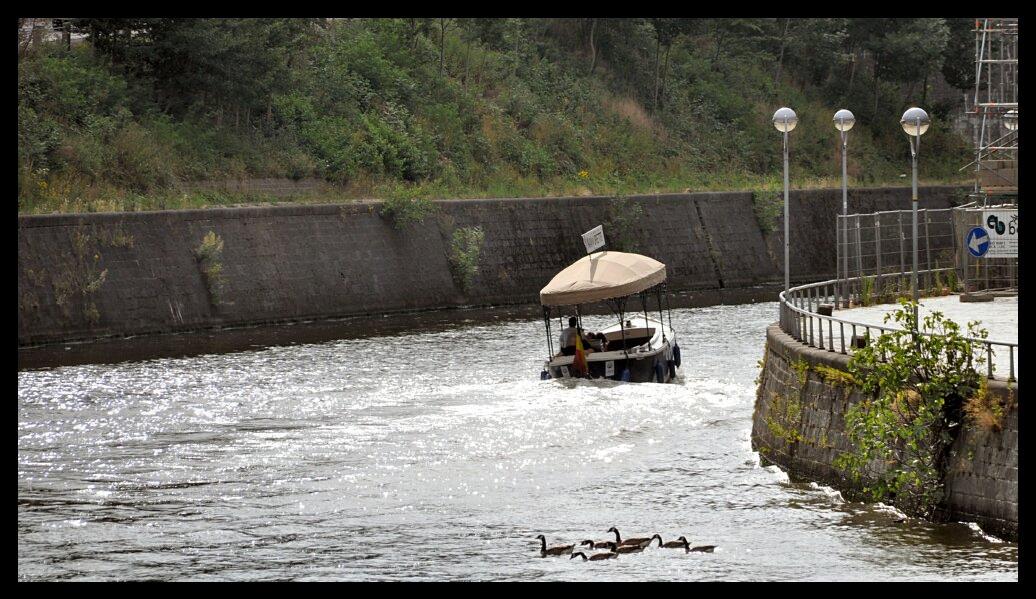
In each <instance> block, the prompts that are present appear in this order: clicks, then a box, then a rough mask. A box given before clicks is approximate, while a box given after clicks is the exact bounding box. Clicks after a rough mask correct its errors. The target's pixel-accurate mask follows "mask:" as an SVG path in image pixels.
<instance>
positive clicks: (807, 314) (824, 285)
mask: <svg viewBox="0 0 1036 599" xmlns="http://www.w3.org/2000/svg"><path fill="white" fill-rule="evenodd" d="M949 270H953V269H952V267H950V268H937V269H930V270H925V271H918V274H919V275H921V274H929V273H935V272H941V271H949ZM910 274H911V273H895V274H886V275H883V276H886V277H903V278H908V277H910ZM862 279H863V277H851V278H849V279H841V280H838V279H830V280H827V281H820V282H819V283H809V284H806V285H799V286H798V287H792V288H791V289H788V291H787V292H784V291H782V292H781V293H780V294H779V295H778V297H779V300H780V323H779V324H780V327H781V330H782V331H784V332H785V333H787V334H789V335H791V336H792V337H793V338H795V339H796V340H797V341H800V342H802V343H805V344H806V345H808V346H810V347H816V348H818V349H826V350H827V351H830V352H834V351H835V348H834V345H835V343H834V342H835V334H834V325H835V324H838V332H839V335H838V338H839V340H840V352H841V353H842V354H849V353H850V352H848V351H846V343H845V337H846V335H845V333H846V330H845V329H846V326H847V325H848V326H850V327H852V328H851V331H852V336H851V337H850V343H849V347H850V349H851V348H852V345H853V343H854V342H855V341H856V340H857V339H860V337H859V336H858V335H857V329H864V331H865V337H864V339H866V338H869V337H870V331H871V329H875V330H878V331H881V332H883V333H885V332H892V331H902V330H903V329H900V328H896V327H884V326H880V325H875V324H868V323H863V322H858V321H854V320H849V319H846V318H838V317H835V316H828V315H826V314H819V313H817V312H816V311H815V308H814V307H815V306H816V307H819V306H820V305H821V304H822V303H829V302H830V303H832V304H833V303H834V301H835V298H836V297H837V295H836V294H837V292H836V288H837V287H838V286H840V285H844V284H845V283H847V282H849V281H856V280H862ZM814 291H815V293H814ZM785 293H787V294H788V297H785ZM814 320H816V326H814ZM825 321H826V322H827V335H826V345H825V335H824V322H825ZM814 329H816V332H814ZM921 334H922V335H934V334H935V333H924V332H922V333H921ZM965 339H966V340H967V341H970V342H972V343H976V344H980V345H983V346H985V348H986V365H987V366H986V367H987V373H986V376H987V378H990V379H993V378H996V377H994V376H993V346H1003V347H1006V348H1007V350H1008V352H1009V363H1010V373H1009V375H1008V378H1007V380H1008V381H1009V382H1015V381H1017V380H1018V379H1017V378H1016V377H1015V371H1016V370H1017V369H1016V367H1015V359H1016V353H1017V348H1018V344H1017V343H1007V342H1004V341H992V340H989V339H977V338H973V337H965Z"/></svg>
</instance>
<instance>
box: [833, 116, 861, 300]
mask: <svg viewBox="0 0 1036 599" xmlns="http://www.w3.org/2000/svg"><path fill="white" fill-rule="evenodd" d="M834 121H835V129H838V131H839V132H841V134H842V243H843V244H845V249H843V250H842V251H841V252H840V253H841V254H842V276H843V277H845V278H844V282H843V283H842V285H841V287H842V298H843V299H844V300H845V303H846V307H847V308H848V307H849V306H848V303H849V300H848V297H847V296H846V283H847V282H848V281H849V252H848V249H849V243H848V239H849V228H848V227H849V219H847V218H845V216H846V215H847V214H848V210H849V182H848V175H847V174H846V146H847V142H848V139H849V130H850V129H852V128H853V125H855V124H856V117H854V116H853V113H851V112H849V111H848V110H846V109H844V108H843V109H842V110H839V111H838V112H836V113H835V118H834ZM836 269H837V265H836Z"/></svg>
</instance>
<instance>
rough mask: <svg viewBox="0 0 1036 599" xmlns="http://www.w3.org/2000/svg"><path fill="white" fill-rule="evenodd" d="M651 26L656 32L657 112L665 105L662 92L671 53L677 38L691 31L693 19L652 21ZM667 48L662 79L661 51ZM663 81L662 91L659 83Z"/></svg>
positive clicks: (654, 101)
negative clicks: (660, 68) (660, 66)
mask: <svg viewBox="0 0 1036 599" xmlns="http://www.w3.org/2000/svg"><path fill="white" fill-rule="evenodd" d="M651 26H652V27H653V28H654V30H655V85H654V89H655V93H654V96H653V104H652V105H653V107H654V109H655V110H657V109H658V108H659V106H660V105H661V104H663V100H662V96H661V95H660V94H661V93H662V91H664V90H665V81H666V76H667V75H668V72H669V51H670V50H671V49H672V46H673V42H674V41H676V38H677V37H678V36H679V35H680V34H682V33H684V32H688V31H690V30H691V27H692V26H693V25H692V21H691V19H651ZM661 48H665V64H664V65H663V66H662V70H661V77H660V76H659V75H660V74H659V50H660V49H661ZM660 80H661V90H660V89H659V81H660Z"/></svg>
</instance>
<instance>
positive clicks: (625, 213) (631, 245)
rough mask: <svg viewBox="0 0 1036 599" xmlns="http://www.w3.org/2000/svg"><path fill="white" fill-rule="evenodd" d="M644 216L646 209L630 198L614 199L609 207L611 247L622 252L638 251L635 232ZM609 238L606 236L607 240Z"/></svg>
mask: <svg viewBox="0 0 1036 599" xmlns="http://www.w3.org/2000/svg"><path fill="white" fill-rule="evenodd" d="M643 216H644V207H643V206H641V205H640V204H638V203H635V202H631V201H630V199H629V198H625V197H617V198H614V199H613V200H612V201H611V202H610V203H609V205H608V228H609V229H610V232H609V233H610V237H611V239H612V242H611V246H612V247H614V248H615V249H616V250H617V251H620V252H635V251H637V245H638V244H637V235H636V231H635V230H634V229H635V227H636V226H637V223H639V222H640V219H641V218H642V217H643ZM607 238H608V237H607V236H606V237H605V239H607Z"/></svg>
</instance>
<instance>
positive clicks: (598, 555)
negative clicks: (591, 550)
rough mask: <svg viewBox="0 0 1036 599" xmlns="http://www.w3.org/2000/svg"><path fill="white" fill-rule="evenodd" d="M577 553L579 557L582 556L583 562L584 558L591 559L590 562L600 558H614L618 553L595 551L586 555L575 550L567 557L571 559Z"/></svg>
mask: <svg viewBox="0 0 1036 599" xmlns="http://www.w3.org/2000/svg"><path fill="white" fill-rule="evenodd" d="M577 555H578V556H580V557H582V558H583V561H584V562H585V561H586V560H590V561H592V562H595V561H597V560H602V559H615V558H617V557H619V554H618V553H611V552H608V553H595V554H593V555H591V556H590V557H586V554H585V553H583V552H582V551H576V552H575V553H573V554H572V556H571V557H569V558H568V559H572V558H573V557H575V556H577Z"/></svg>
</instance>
